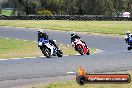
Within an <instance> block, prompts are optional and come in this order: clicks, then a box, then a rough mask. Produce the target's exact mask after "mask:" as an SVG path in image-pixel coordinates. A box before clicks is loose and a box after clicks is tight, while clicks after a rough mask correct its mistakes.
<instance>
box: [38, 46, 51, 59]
mask: <svg viewBox="0 0 132 88" xmlns="http://www.w3.org/2000/svg"><path fill="white" fill-rule="evenodd" d="M40 49H41V51H42V53H43V54H44V56H46V57H47V58H51V54H50V50H49V48H48V47H41V48H40Z"/></svg>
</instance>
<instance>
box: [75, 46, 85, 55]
mask: <svg viewBox="0 0 132 88" xmlns="http://www.w3.org/2000/svg"><path fill="white" fill-rule="evenodd" d="M76 50H77V51H78V52H79V53H80V54H81V55H84V53H83V47H82V45H77V46H76Z"/></svg>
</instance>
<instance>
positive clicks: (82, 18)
mask: <svg viewBox="0 0 132 88" xmlns="http://www.w3.org/2000/svg"><path fill="white" fill-rule="evenodd" d="M0 20H77V21H94V20H95V21H132V17H129V18H128V17H106V16H92V17H91V16H80V15H75V16H71V15H68V16H0Z"/></svg>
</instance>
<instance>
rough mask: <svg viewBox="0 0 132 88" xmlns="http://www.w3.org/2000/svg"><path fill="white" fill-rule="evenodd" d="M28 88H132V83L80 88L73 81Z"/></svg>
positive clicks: (87, 85)
mask: <svg viewBox="0 0 132 88" xmlns="http://www.w3.org/2000/svg"><path fill="white" fill-rule="evenodd" d="M130 75H132V72H130ZM26 88H132V82H131V83H129V84H85V85H83V86H80V85H79V84H77V82H76V81H75V80H71V81H65V82H58V83H57V82H56V83H51V84H48V85H44V84H39V85H37V86H35V87H26Z"/></svg>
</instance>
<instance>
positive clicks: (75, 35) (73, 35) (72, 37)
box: [71, 31, 87, 47]
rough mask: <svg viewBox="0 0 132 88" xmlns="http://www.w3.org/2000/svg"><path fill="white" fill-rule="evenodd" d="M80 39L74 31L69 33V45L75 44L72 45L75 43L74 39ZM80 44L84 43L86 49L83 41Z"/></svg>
mask: <svg viewBox="0 0 132 88" xmlns="http://www.w3.org/2000/svg"><path fill="white" fill-rule="evenodd" d="M80 38H81V37H80V36H78V35H77V34H75V32H74V31H73V32H72V33H71V43H72V44H75V43H74V42H75V39H80ZM81 42H82V43H84V44H85V46H86V47H87V45H86V43H85V42H84V41H83V40H81Z"/></svg>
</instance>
